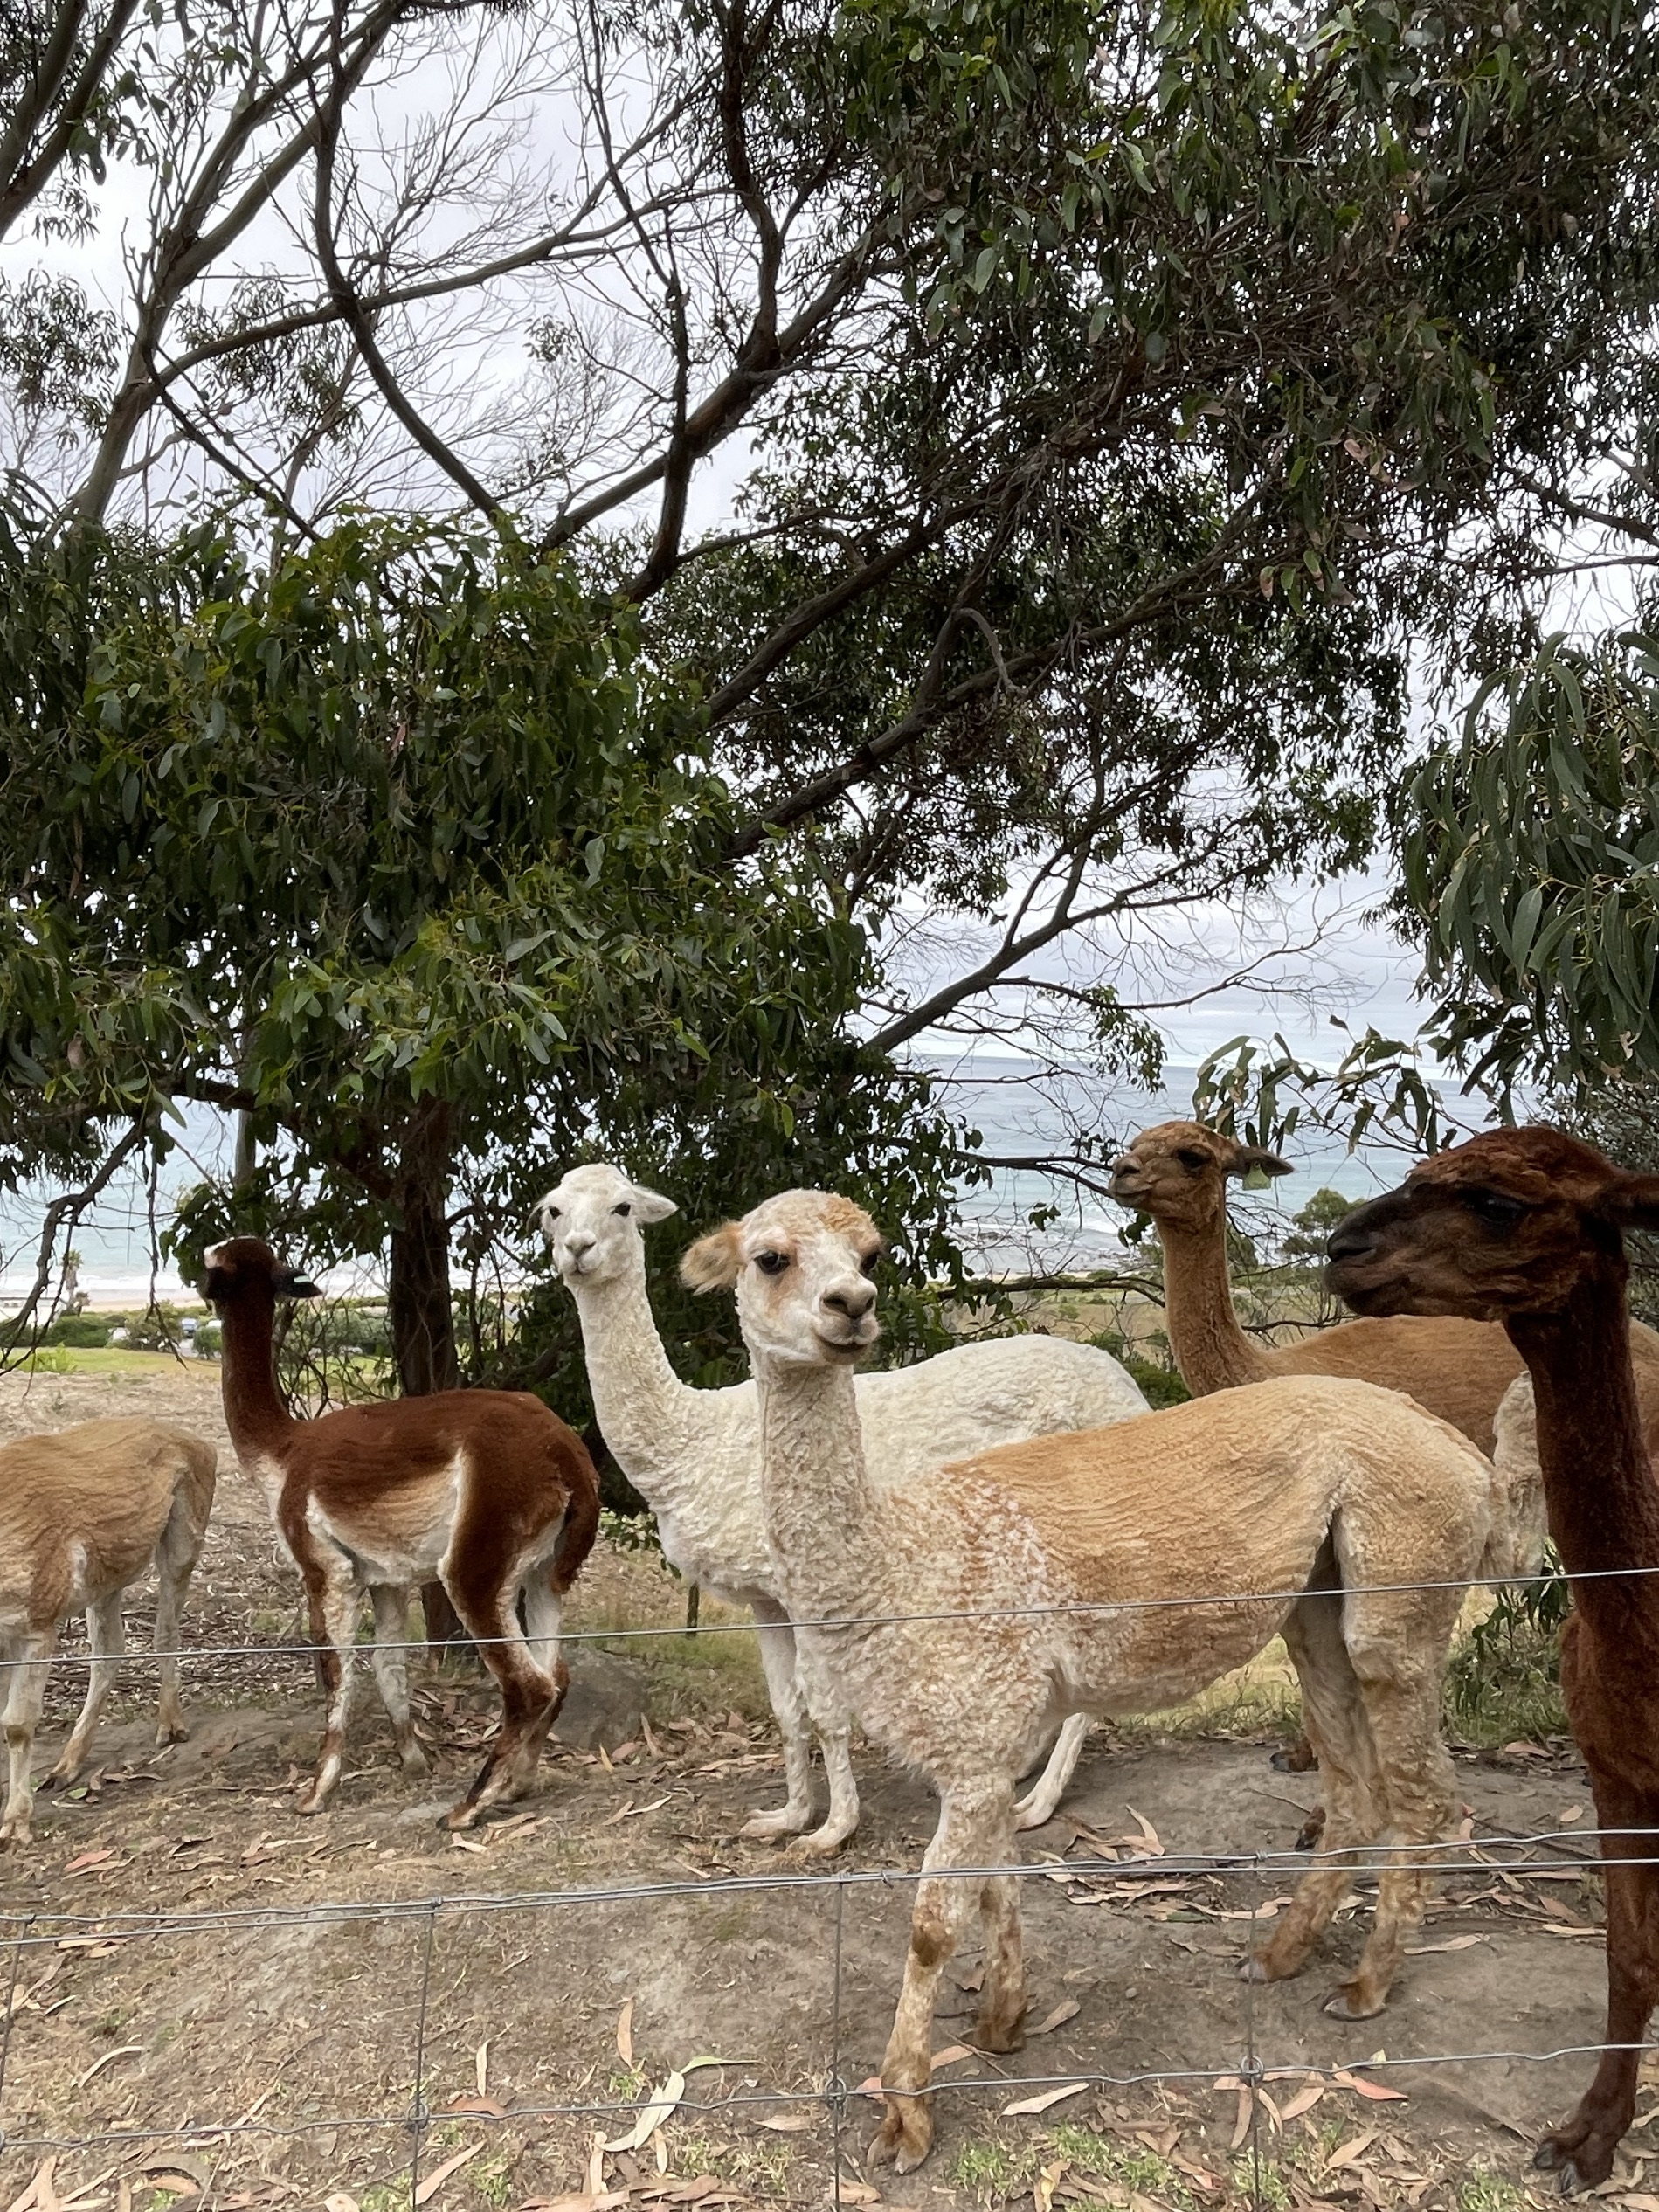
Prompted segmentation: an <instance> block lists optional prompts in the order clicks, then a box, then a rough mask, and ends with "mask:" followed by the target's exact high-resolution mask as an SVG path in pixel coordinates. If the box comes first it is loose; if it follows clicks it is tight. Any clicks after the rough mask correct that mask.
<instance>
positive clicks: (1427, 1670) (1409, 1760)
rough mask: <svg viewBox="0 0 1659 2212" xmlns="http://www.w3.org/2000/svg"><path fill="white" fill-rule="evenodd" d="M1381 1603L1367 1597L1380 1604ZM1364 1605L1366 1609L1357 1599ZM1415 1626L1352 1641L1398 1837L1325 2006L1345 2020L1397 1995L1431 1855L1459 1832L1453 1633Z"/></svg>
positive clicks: (1429, 1881) (1382, 1788)
mask: <svg viewBox="0 0 1659 2212" xmlns="http://www.w3.org/2000/svg"><path fill="white" fill-rule="evenodd" d="M1376 1603H1377V1601H1376V1600H1367V1601H1366V1606H1367V1607H1375V1605H1376ZM1354 1610H1355V1612H1356V1613H1358V1612H1359V1611H1360V1610H1361V1608H1360V1607H1359V1606H1358V1604H1356V1606H1355V1608H1354ZM1444 1626H1445V1631H1446V1635H1445V1641H1444V1642H1440V1641H1436V1640H1435V1638H1434V1635H1432V1633H1430V1634H1427V1635H1425V1633H1424V1631H1423V1628H1422V1624H1421V1623H1417V1624H1414V1630H1413V1633H1412V1634H1411V1635H1410V1636H1409V1638H1408V1637H1407V1635H1403V1634H1402V1635H1396V1636H1394V1637H1392V1638H1390V1639H1389V1640H1388V1641H1386V1642H1383V1641H1381V1640H1380V1639H1379V1641H1378V1642H1374V1643H1373V1642H1367V1641H1366V1640H1365V1637H1364V1635H1363V1632H1362V1631H1359V1630H1356V1629H1351V1634H1350V1649H1351V1652H1352V1656H1353V1661H1354V1666H1355V1669H1356V1670H1357V1672H1358V1676H1359V1687H1360V1693H1361V1695H1362V1696H1363V1697H1364V1698H1365V1716H1366V1718H1367V1720H1368V1722H1369V1723H1370V1727H1371V1738H1372V1743H1373V1744H1374V1745H1376V1752H1377V1771H1378V1777H1379V1794H1380V1796H1381V1800H1382V1806H1383V1812H1384V1818H1385V1820H1386V1825H1387V1828H1388V1830H1389V1831H1390V1834H1391V1842H1389V1844H1388V1845H1387V1846H1386V1848H1385V1849H1384V1850H1383V1852H1382V1853H1381V1863H1380V1866H1379V1877H1380V1878H1379V1883H1378V1895H1377V1917H1376V1919H1375V1920H1374V1922H1373V1923H1372V1931H1371V1933H1370V1935H1369V1936H1368V1937H1367V1939H1366V1941H1365V1949H1364V1951H1363V1952H1362V1953H1360V1958H1359V1964H1358V1967H1356V1968H1355V1970H1354V1975H1353V1979H1352V1980H1351V1981H1349V1982H1348V1983H1346V1984H1345V1985H1344V1987H1343V1988H1342V1989H1340V1990H1338V1993H1337V1994H1336V1995H1335V1996H1334V1997H1332V1998H1331V2001H1329V2003H1328V2004H1327V2005H1326V2007H1325V2010H1326V2011H1327V2012H1331V2013H1335V2014H1336V2015H1338V2018H1340V2019H1344V2020H1367V2019H1369V2018H1370V2016H1371V2015H1372V2013H1378V2012H1380V2011H1381V2010H1382V2008H1383V2007H1384V2006H1385V2005H1386V2003H1387V2001H1388V1992H1389V1989H1390V1987H1391V1986H1392V1984H1393V1979H1394V1976H1395V1975H1396V1974H1398V1973H1399V1971H1400V1960H1402V1959H1403V1958H1404V1956H1405V1952H1406V1944H1407V1939H1408V1938H1409V1937H1410V1935H1411V1933H1412V1932H1413V1930H1414V1929H1415V1928H1416V1926H1417V1925H1418V1924H1419V1922H1420V1921H1421V1919H1422V1917H1423V1910H1424V1907H1425V1906H1426V1905H1427V1903H1428V1898H1429V1895H1430V1892H1431V1891H1433V1889H1434V1887H1435V1885H1436V1883H1437V1881H1438V1877H1437V1876H1435V1875H1434V1874H1433V1873H1431V1872H1428V1871H1426V1870H1425V1868H1424V1865H1423V1862H1424V1860H1426V1859H1430V1858H1434V1857H1435V1856H1439V1855H1438V1854H1437V1853H1436V1852H1435V1850H1434V1845H1435V1844H1437V1843H1441V1842H1444V1841H1445V1839H1446V1838H1447V1837H1448V1835H1450V1834H1451V1832H1452V1828H1453V1825H1454V1820H1453V1815H1454V1814H1455V1810H1456V1806H1457V1784H1456V1780H1455V1777H1454V1775H1453V1773H1452V1763H1451V1760H1450V1759H1448V1757H1447V1755H1446V1746H1445V1745H1444V1744H1442V1743H1441V1735H1440V1683H1441V1661H1442V1659H1443V1657H1444V1654H1445V1645H1446V1642H1449V1641H1450V1636H1451V1621H1450V1619H1449V1618H1448V1620H1447V1621H1446V1622H1445V1624H1444Z"/></svg>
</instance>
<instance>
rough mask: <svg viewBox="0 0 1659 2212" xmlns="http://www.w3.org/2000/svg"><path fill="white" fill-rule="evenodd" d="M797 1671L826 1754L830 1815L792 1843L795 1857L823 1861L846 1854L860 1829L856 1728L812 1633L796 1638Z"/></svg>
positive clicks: (825, 1766)
mask: <svg viewBox="0 0 1659 2212" xmlns="http://www.w3.org/2000/svg"><path fill="white" fill-rule="evenodd" d="M795 1667H796V1673H797V1675H798V1679H799V1681H800V1684H801V1689H802V1693H803V1695H804V1696H805V1699H806V1710H807V1711H808V1712H809V1713H810V1714H811V1715H812V1726H813V1727H814V1728H815V1729H816V1730H817V1732H818V1740H819V1743H820V1744H821V1745H822V1746H823V1750H824V1772H825V1774H826V1777H827V1779H828V1781H829V1800H830V1801H829V1814H828V1816H827V1818H826V1820H825V1821H824V1824H823V1826H822V1827H821V1828H814V1829H813V1830H812V1834H811V1835H803V1836H802V1837H800V1839H799V1840H798V1842H795V1843H793V1844H791V1847H790V1849H791V1856H793V1855H796V1854H798V1855H799V1856H803V1857H819V1856H825V1855H826V1854H827V1853H829V1852H831V1851H838V1850H840V1847H841V1845H842V1844H843V1843H845V1842H846V1841H847V1837H848V1836H849V1835H852V1833H853V1831H854V1828H856V1827H857V1826H858V1784H857V1782H856V1781H854V1779H853V1750H852V1742H853V1724H852V1721H851V1719H850V1718H849V1717H848V1714H847V1705H846V1703H845V1701H844V1699H843V1698H842V1697H841V1695H840V1691H839V1690H836V1689H835V1687H834V1685H833V1683H832V1682H831V1680H830V1678H829V1676H828V1675H827V1673H826V1670H825V1668H824V1665H823V1661H822V1657H821V1655H820V1653H819V1649H818V1646H817V1643H816V1641H815V1640H814V1638H813V1637H812V1635H811V1634H810V1633H808V1634H806V1635H801V1634H798V1633H797V1634H796V1635H795Z"/></svg>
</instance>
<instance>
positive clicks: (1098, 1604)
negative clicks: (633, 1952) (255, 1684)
mask: <svg viewBox="0 0 1659 2212" xmlns="http://www.w3.org/2000/svg"><path fill="white" fill-rule="evenodd" d="M1649 1574H1659V1566H1621V1567H1593V1568H1591V1569H1589V1570H1587V1571H1586V1573H1582V1574H1576V1573H1575V1574H1565V1573H1561V1574H1557V1573H1538V1574H1497V1575H1454V1576H1447V1577H1443V1578H1441V1579H1439V1580H1433V1581H1424V1582H1354V1583H1347V1584H1344V1586H1342V1588H1340V1589H1338V1590H1332V1591H1330V1592H1324V1593H1320V1594H1322V1595H1328V1596H1331V1597H1336V1598H1383V1597H1393V1596H1404V1595H1407V1593H1410V1592H1412V1591H1428V1590H1506V1589H1508V1590H1513V1589H1524V1588H1531V1587H1534V1586H1539V1587H1541V1586H1544V1585H1545V1584H1546V1583H1553V1582H1556V1581H1559V1580H1565V1581H1566V1583H1567V1584H1568V1586H1573V1584H1576V1583H1580V1582H1616V1581H1621V1580H1635V1578H1637V1577H1639V1576H1642V1575H1649ZM1308 1594H1309V1593H1308V1591H1307V1589H1306V1587H1305V1586H1303V1587H1301V1588H1297V1589H1293V1590H1291V1589H1287V1590H1224V1591H1194V1592H1193V1593H1192V1594H1191V1595H1190V1596H1186V1597H1179V1598H1088V1599H1084V1598H1077V1599H1067V1600H1057V1601H1055V1602H1054V1603H1052V1604H1048V1605H1008V1606H951V1607H938V1608H937V1609H934V1610H930V1611H926V1612H920V1613H841V1614H815V1615H813V1616H812V1617H811V1618H806V1617H803V1618H800V1619H796V1620H791V1622H790V1626H791V1628H806V1629H819V1628H902V1627H904V1626H906V1625H907V1624H909V1623H911V1622H928V1621H937V1622H942V1623H943V1622H948V1621H1044V1620H1051V1619H1061V1618H1066V1619H1069V1618H1077V1619H1092V1618H1093V1617H1094V1616H1096V1614H1119V1613H1172V1612H1181V1611H1188V1610H1191V1609H1192V1607H1198V1606H1252V1605H1285V1606H1289V1605H1294V1604H1295V1603H1296V1600H1297V1599H1298V1598H1305V1597H1306V1596H1307V1595H1308ZM763 1627H764V1623H763V1622H760V1621H699V1622H697V1623H695V1625H689V1626H688V1625H687V1624H685V1623H679V1624H676V1625H675V1626H674V1627H673V1628H661V1627H655V1626H647V1627H641V1628H569V1629H564V1630H563V1631H562V1632H561V1634H560V1637H559V1641H560V1642H561V1643H626V1642H645V1641H646V1640H648V1639H651V1638H654V1637H658V1636H675V1637H680V1636H743V1635H758V1634H759V1633H760V1631H761V1629H762V1628H763ZM468 1641H469V1642H471V1643H473V1644H474V1647H475V1648H477V1649H480V1650H481V1649H487V1648H488V1647H489V1646H491V1645H494V1644H516V1643H518V1642H521V1641H522V1638H520V1637H518V1636H471V1637H469V1639H468ZM373 1648H375V1647H372V1646H370V1645H368V1644H364V1645H362V1646H361V1647H359V1646H357V1645H352V1646H350V1647H349V1649H353V1650H356V1649H361V1650H362V1651H363V1654H364V1655H365V1656H367V1655H368V1653H369V1652H370V1649H373ZM318 1649H319V1647H318V1646H317V1645H316V1644H315V1643H219V1644H197V1645H194V1646H190V1647H188V1648H187V1647H185V1646H183V1645H180V1647H179V1648H178V1649H176V1650H175V1651H129V1652H126V1653H123V1654H122V1659H123V1662H125V1661H126V1660H129V1659H130V1660H142V1661H145V1662H151V1663H154V1662H157V1661H160V1660H162V1659H178V1660H186V1659H248V1658H256V1659H311V1658H315V1656H316V1653H317V1650H318ZM378 1649H380V1650H382V1651H404V1652H409V1651H426V1650H429V1649H431V1646H430V1644H429V1643H428V1642H426V1641H425V1639H424V1638H421V1639H404V1640H402V1641H396V1642H394V1641H389V1642H385V1643H382V1644H380V1645H379V1646H378ZM29 1663H30V1662H28V1661H26V1660H23V1659H10V1658H8V1659H0V1669H3V1668H9V1667H21V1666H25V1665H27V1664H29ZM53 1663H54V1665H59V1666H71V1667H89V1666H91V1664H92V1663H93V1662H92V1656H91V1654H90V1653H88V1652H79V1651H66V1652H60V1653H58V1654H55V1655H54V1658H53Z"/></svg>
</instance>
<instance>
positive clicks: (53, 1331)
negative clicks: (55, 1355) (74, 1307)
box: [40, 1313, 110, 1351]
mask: <svg viewBox="0 0 1659 2212" xmlns="http://www.w3.org/2000/svg"><path fill="white" fill-rule="evenodd" d="M109 1330H110V1319H109V1316H108V1315H107V1313H60V1314H59V1317H58V1318H57V1319H56V1320H55V1321H54V1322H53V1323H52V1325H51V1327H50V1328H47V1329H43V1330H42V1331H41V1332H40V1341H41V1343H42V1344H67V1345H68V1346H69V1347H70V1349H71V1350H72V1351H96V1350H98V1349H99V1348H100V1346H102V1345H104V1344H107V1343H108V1342H109Z"/></svg>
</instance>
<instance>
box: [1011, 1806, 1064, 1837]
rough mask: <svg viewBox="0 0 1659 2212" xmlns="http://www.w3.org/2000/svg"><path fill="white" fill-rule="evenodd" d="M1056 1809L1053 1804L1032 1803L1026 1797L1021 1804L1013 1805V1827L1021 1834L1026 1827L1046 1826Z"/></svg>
mask: <svg viewBox="0 0 1659 2212" xmlns="http://www.w3.org/2000/svg"><path fill="white" fill-rule="evenodd" d="M1058 1809H1059V1808H1058V1807H1056V1806H1053V1805H1041V1804H1033V1803H1032V1801H1030V1799H1027V1801H1026V1802H1025V1803H1024V1804H1023V1805H1016V1806H1015V1807H1014V1827H1015V1828H1016V1830H1017V1831H1018V1832H1019V1833H1020V1834H1021V1835H1024V1834H1025V1832H1026V1831H1027V1829H1028V1828H1047V1825H1048V1823H1049V1821H1052V1820H1053V1819H1054V1815H1055V1813H1056V1811H1057V1810H1058Z"/></svg>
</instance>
